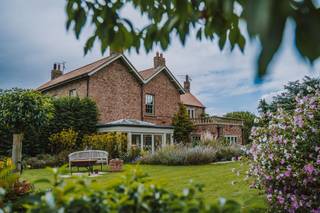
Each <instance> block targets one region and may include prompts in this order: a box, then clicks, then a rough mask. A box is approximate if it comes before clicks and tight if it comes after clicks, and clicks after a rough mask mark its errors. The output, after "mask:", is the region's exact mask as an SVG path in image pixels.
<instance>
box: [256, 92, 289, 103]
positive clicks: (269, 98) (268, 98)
mask: <svg viewBox="0 0 320 213" xmlns="http://www.w3.org/2000/svg"><path fill="white" fill-rule="evenodd" d="M284 91H285V90H279V91H276V92H270V93H267V94H264V95H262V96H261V99H264V100H265V101H266V102H267V103H268V104H270V103H271V102H272V101H273V98H274V97H275V96H277V95H281V93H283V92H284Z"/></svg>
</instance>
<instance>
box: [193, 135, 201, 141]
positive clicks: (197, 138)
mask: <svg viewBox="0 0 320 213" xmlns="http://www.w3.org/2000/svg"><path fill="white" fill-rule="evenodd" d="M191 141H192V142H199V141H201V136H200V135H192V136H191Z"/></svg>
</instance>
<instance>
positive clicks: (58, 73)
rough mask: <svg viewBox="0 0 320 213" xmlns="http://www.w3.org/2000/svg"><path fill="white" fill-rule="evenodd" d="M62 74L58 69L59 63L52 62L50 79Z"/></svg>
mask: <svg viewBox="0 0 320 213" xmlns="http://www.w3.org/2000/svg"><path fill="white" fill-rule="evenodd" d="M61 75H63V72H62V71H61V69H60V64H56V63H54V64H53V69H52V70H51V80H53V79H55V78H58V77H59V76H61Z"/></svg>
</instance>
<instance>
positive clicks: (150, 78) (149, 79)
mask: <svg viewBox="0 0 320 213" xmlns="http://www.w3.org/2000/svg"><path fill="white" fill-rule="evenodd" d="M163 70H165V71H166V72H167V73H168V74H169V76H170V77H171V78H172V79H173V81H174V82H175V83H176V85H178V87H179V89H180V90H181V91H182V92H183V93H185V91H184V88H183V87H182V86H181V84H180V83H179V81H178V80H177V79H176V78H175V77H174V75H173V74H172V72H171V71H170V70H169V69H168V67H166V66H163V67H160V69H159V70H158V71H157V72H155V73H154V74H153V75H152V76H151V77H149V78H148V79H147V80H144V83H145V84H147V83H149V82H150V81H151V80H152V79H153V78H154V77H155V76H157V75H158V74H159V73H160V72H162V71H163Z"/></svg>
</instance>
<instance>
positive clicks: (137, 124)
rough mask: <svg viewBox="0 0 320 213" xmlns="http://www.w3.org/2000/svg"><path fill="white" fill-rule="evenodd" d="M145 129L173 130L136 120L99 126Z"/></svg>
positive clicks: (123, 120) (125, 120)
mask: <svg viewBox="0 0 320 213" xmlns="http://www.w3.org/2000/svg"><path fill="white" fill-rule="evenodd" d="M119 126H126V127H144V128H159V129H172V128H173V127H172V126H162V125H161V126H159V125H156V124H153V123H150V122H145V121H140V120H136V119H120V120H116V121H112V122H109V123H106V124H98V125H97V127H119Z"/></svg>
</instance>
